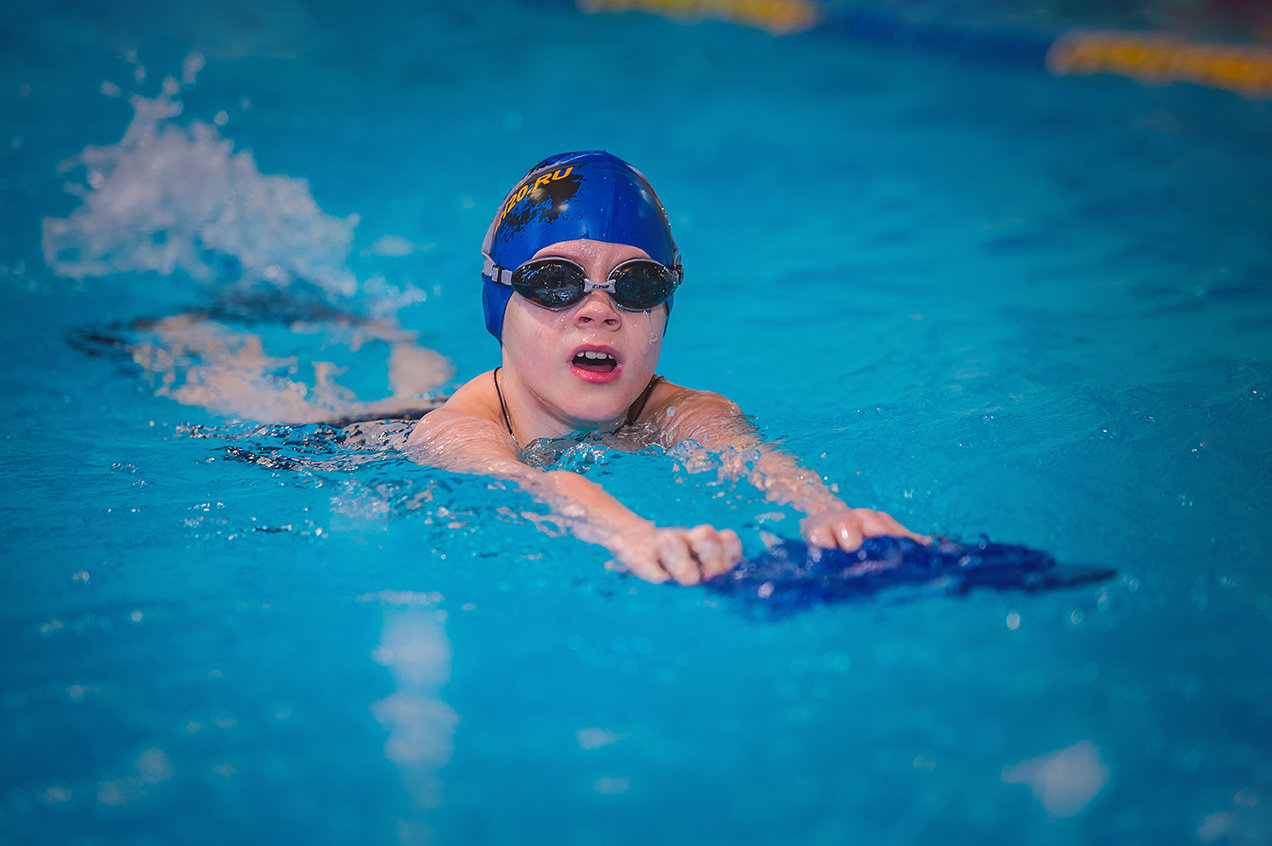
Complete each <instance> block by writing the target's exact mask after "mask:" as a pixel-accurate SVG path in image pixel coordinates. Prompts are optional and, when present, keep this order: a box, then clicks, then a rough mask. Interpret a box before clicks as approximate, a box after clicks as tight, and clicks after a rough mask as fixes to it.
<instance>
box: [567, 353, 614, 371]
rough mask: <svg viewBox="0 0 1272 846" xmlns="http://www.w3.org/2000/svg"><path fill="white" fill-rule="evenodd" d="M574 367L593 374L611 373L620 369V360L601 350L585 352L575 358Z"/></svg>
mask: <svg viewBox="0 0 1272 846" xmlns="http://www.w3.org/2000/svg"><path fill="white" fill-rule="evenodd" d="M573 363H574V366H575V367H577V368H579V369H580V370H588V371H591V372H593V373H610V372H612V371H613V370H614V368H616V367H618V360H617V359H615V358H614V356H612V355H610V354H609V353H607V352H602V351H600V350H583V351H582V352H580V353H578V354H577V355H575V356H574V361H573Z"/></svg>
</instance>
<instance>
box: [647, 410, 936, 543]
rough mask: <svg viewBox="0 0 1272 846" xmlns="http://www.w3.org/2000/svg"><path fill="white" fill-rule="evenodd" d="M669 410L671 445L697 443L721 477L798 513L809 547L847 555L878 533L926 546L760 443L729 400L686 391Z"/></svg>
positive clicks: (924, 540)
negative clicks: (717, 463) (742, 483)
mask: <svg viewBox="0 0 1272 846" xmlns="http://www.w3.org/2000/svg"><path fill="white" fill-rule="evenodd" d="M674 409H675V413H674V414H672V415H663V416H664V418H665V419H666V420H667V421H668V422H667V423H666V424H665V425H664V430H665V437H666V438H667V440H668V441H669V442H670V444H671V445H675V444H679V443H682V442H684V441H693V442H696V443H698V444H701V445H702V447H701V448H702V449H703V450H705V451H709V452H711V453H713V454H714V455H716V456H717V457H718V458H719V459H720V460H721V461H722V462H723V463H722V470H723V472H724V473H725V475H727V476H729V477H730V478H734V479H739V478H745V479H746V480H747V481H748V482H750V483H751V484H753V485H755V487H757V488H759V489H760V490H762V491H764V493H765V496H766V498H767V499H768V500H769V501H771V502H775V503H777V504H779V505H789V506H791V507H792V508H794V509H795V510H797V511H800V512H802V513H803V514H804V515H805V517H804V518H803V519H802V520H801V521H800V534H801V535H803V537H804V539H805V540H806V541H808V542H809V543H811V544H813V545H815V546H821V547H826V548H835V547H838V548H840V549H843V550H845V551H851V550H854V549H856V548H857V547H858V546H860V545H861V542H862V541H863V540H864V539H865V538H868V537H876V536H879V535H891V536H894V537H908V538H911V539H913V540H917V541H919V542H920V543H927V542H928V539H927V538H924V537H922V536H920V535H917V534H915V533H914V532H911V531H910V530H909V529H907V528H905V527H904V526H902V525H901V524H900V523H898V522H897V521H896V520H895V519H893V518H892V517H891V516H890V515H888V514H885V513H884V512H882V511H874V510H873V509H869V508H851V507H850V506H848V504H847V503H845V502H844V501H843V500H841V499H840V498H839V497H838V496H836V495H835V494H834V493H833V492H832V491H831V490H830V489H829V488H827V487H826V485H825V483H824V482H822V480H821V477H820V476H818V475H817V473H815V472H813V471H811V470H809V469H807V468H805V467H804V466H802V465H801V464H800V462H799V459H798V458H797V457H796V456H794V455H791V454H790V453H788V452H785V451H783V450H780V449H778V448H777V447H775V446H773V445H772V444H768V443H765V442H764V440H763V439H762V438H760V436H759V434H758V433H757V432H756V430H755V427H754V426H752V425H751V423H750V421H748V420H747V419H746V416H745V415H744V414H743V413H742V410H741V409H740V408H738V406H737V405H736V404H735V403H733V402H732V401H731V400H729V399H727V398H725V397H722V396H720V395H719V394H714V393H710V392H708V391H686V392H685V394H683V395H682V396H681V397H678V398H677V399H676V401H675V405H674Z"/></svg>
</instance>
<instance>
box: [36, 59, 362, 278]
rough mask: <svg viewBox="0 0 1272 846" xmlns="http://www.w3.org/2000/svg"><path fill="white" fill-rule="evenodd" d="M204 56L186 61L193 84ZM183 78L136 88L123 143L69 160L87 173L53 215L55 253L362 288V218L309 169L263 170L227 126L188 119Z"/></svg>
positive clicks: (99, 269)
mask: <svg viewBox="0 0 1272 846" xmlns="http://www.w3.org/2000/svg"><path fill="white" fill-rule="evenodd" d="M202 67H203V57H202V56H200V55H198V54H194V55H192V56H190V57H188V58H187V59H186V61H185V62H184V65H183V68H182V79H183V82H184V84H186V85H189V84H192V83H193V82H194V78H195V76H196V75H197V73H198V71H199V70H200V69H202ZM181 90H182V84H181V83H178V82H177V81H176V80H175V79H173V78H172V77H168V78H167V79H165V80H164V84H163V90H162V91H161V92H160V94H159V95H158V96H157V97H154V98H150V99H148V98H145V97H142V96H139V95H134V96H132V97H131V98H130V102H131V104H132V107H133V118H132V121H131V122H130V123H129V125H128V129H127V130H126V131H125V132H124V136H123V138H122V139H121V140H120V141H119V142H118V143H116V144H109V145H106V146H101V147H98V146H89V147H86V148H85V149H84V150H83V151H82V152H81V153H80V154H79V155H77V156H75V157H74V158H72V159H70V160H68V161H67V162H65V163H64V164H63V166H62V169H63V171H64V172H67V173H71V172H79V171H80V170H81V169H82V171H83V175H82V181H81V182H75V183H69V184H68V185H67V190H68V191H70V192H71V193H73V194H76V195H77V196H79V197H80V198H81V199H82V201H83V202H82V204H81V205H80V206H79V208H77V209H75V210H74V211H73V212H72V213H71V214H70V215H69V216H68V217H65V218H52V217H50V218H45V219H44V222H43V240H42V244H43V249H44V257H45V261H46V262H47V263H48V265H49V266H50V267H51V268H52V269H53V270H54V272H56V273H58V274H60V275H63V276H69V277H74V278H77V279H83V278H86V277H92V276H106V275H110V274H116V273H133V272H157V273H161V274H164V275H174V274H185V275H186V276H189V277H191V278H194V279H198V280H204V281H208V282H213V283H223V284H224V283H234V282H238V281H240V280H246V281H247V282H249V283H250V282H256V281H265V282H268V283H269V284H271V285H272V286H286V285H289V284H292V283H294V282H297V281H301V280H303V281H306V282H309V283H312V284H314V285H316V286H318V287H320V288H322V289H323V290H325V291H327V292H329V293H330V294H334V295H339V296H350V295H352V294H353V293H354V291H355V288H356V280H355V278H354V276H353V274H352V273H351V272H350V271H349V270H348V268H347V267H346V266H345V262H346V261H347V258H348V255H349V251H350V248H351V246H352V243H353V229H354V226H355V225H356V218H349V219H342V218H337V217H332V216H331V215H328V214H325V213H324V212H323V211H322V209H321V208H319V206H318V203H317V202H315V200H314V198H313V196H312V195H311V194H310V191H309V184H308V182H306V181H305V180H304V179H296V178H293V177H289V176H284V175H266V174H262V173H261V172H260V170H259V169H258V168H257V166H256V161H255V159H253V157H252V154H251V153H249V152H246V151H238V152H235V151H234V144H233V142H231V141H230V140H228V139H226V138H223V137H221V135H220V133H219V131H218V129H217V127H216V126H214V125H212V124H208V123H204V122H202V121H197V120H196V121H191V122H189V123H188V124H186V125H180V124H178V123H177V122H176V118H177V117H178V116H179V115H180V114H181V110H182V106H181V102H180V100H179V99H177V97H178V95H179V94H180V92H181Z"/></svg>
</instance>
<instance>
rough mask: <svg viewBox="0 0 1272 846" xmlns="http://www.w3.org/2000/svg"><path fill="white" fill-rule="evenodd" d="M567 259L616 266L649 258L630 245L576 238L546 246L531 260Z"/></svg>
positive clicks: (646, 254)
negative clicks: (601, 262)
mask: <svg viewBox="0 0 1272 846" xmlns="http://www.w3.org/2000/svg"><path fill="white" fill-rule="evenodd" d="M549 257H551V258H568V259H571V260H573V261H577V262H578V263H579V264H588V263H589V261H592V260H597V259H601V260H604V261H607V262H609V263H611V264H617V263H618V262H622V261H629V260H630V259H638V258H643V259H647V258H649V257H650V256H649V253H647V252H645V251H644V250H642V249H641V248H640V247H635V246H632V245H631V244H611V243H609V242H608V241H595V240H592V239H590V238H576V239H574V240H571V241H557V242H556V243H555V244H548V245H547V246H546V247H544V248H543V249H541V250H539V251H538V252H536V253H535V254H534V255H533V256H531V258H533V259H539V258H549Z"/></svg>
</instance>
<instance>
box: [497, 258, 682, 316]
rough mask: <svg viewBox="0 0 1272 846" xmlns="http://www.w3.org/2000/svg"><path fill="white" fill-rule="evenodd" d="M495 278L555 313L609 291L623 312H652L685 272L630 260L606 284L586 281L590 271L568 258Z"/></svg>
mask: <svg viewBox="0 0 1272 846" xmlns="http://www.w3.org/2000/svg"><path fill="white" fill-rule="evenodd" d="M495 269H496V270H497V271H498V274H499V275H498V276H493V274H492V278H496V279H497V280H498V281H499V282H500V283H502V284H504V285H511V286H512V289H513V290H514V291H516V292H517V293H518V294H520V295H521V296H523V297H525V298H526V299H527V300H529V301H530V302H532V303H534V304H535V305H537V306H541V307H542V308H547V309H551V310H552V311H561V310H563V309H567V308H569V307H570V306H572V305H574V304H575V303H577V302H579V300H581V299H583V298H584V297H586V296H587V295H588V294H590V293H591V292H593V291H607V292H609V295H610V298H611V299H613V300H614V305H616V306H618V307H619V308H621V309H623V310H624V311H649V310H650V309H651V308H654V307H655V306H659V305H662V304H663V303H664V302H666V301H667V298H668V297H670V296H671V295H672V293H673V292H674V291H675V290H676V288H677V287H678V286H679V285H680V281H681V278H682V276H683V271H682V270H681V269H680V267H679V265H677V266H676V267H675V268H670V267H667V266H666V265H663V264H659V263H658V262H656V261H654V260H653V259H643V258H636V259H629V260H627V261H625V262H621V263H620V264H618V265H616V266H615V267H614V269H613V270H611V271H610V272H609V277H608V278H607V279H606V280H605V282H603V283H597V282H593V281H592V280H591V279H588V278H587V271H586V270H584V269H583V266H582V265H580V264H578V263H577V262H574V261H570V260H569V259H566V258H541V259H531V260H530V261H528V262H526V263H525V264H523V265H521V266H520V267H518V268H517V269H516V270H514V271H512V273H508V271H506V270H500V269H498V268H495Z"/></svg>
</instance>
